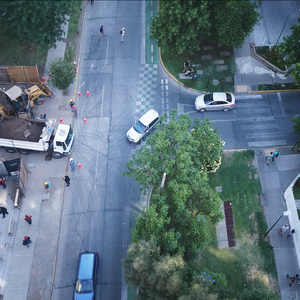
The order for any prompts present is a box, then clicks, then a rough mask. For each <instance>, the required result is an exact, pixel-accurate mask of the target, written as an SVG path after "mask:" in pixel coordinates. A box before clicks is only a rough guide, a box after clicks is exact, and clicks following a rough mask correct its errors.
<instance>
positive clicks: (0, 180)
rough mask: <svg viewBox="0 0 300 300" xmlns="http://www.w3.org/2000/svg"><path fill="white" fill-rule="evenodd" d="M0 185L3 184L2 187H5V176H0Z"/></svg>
mask: <svg viewBox="0 0 300 300" xmlns="http://www.w3.org/2000/svg"><path fill="white" fill-rule="evenodd" d="M0 185H2V186H3V189H6V184H5V178H0Z"/></svg>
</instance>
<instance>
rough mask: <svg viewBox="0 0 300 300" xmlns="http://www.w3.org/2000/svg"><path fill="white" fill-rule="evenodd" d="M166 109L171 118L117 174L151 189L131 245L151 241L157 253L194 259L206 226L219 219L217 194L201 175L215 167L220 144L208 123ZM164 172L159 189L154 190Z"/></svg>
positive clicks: (214, 130)
mask: <svg viewBox="0 0 300 300" xmlns="http://www.w3.org/2000/svg"><path fill="white" fill-rule="evenodd" d="M176 113H177V112H176V110H172V111H171V120H170V122H169V123H168V124H164V120H165V118H166V116H163V117H161V121H162V122H163V124H160V125H158V126H157V130H156V132H155V133H153V134H152V135H151V136H150V137H148V139H147V143H146V146H145V147H142V148H141V149H139V150H137V151H136V152H135V154H134V155H133V158H132V160H131V161H129V162H128V163H127V165H126V166H127V170H126V171H124V172H123V175H127V176H129V177H132V178H135V179H136V180H137V181H138V182H139V183H140V184H141V186H142V188H144V189H145V188H148V187H149V186H152V187H153V190H152V194H151V199H150V207H149V208H148V209H147V210H144V211H143V213H142V215H141V217H138V218H137V221H136V226H135V228H134V229H133V231H132V232H133V242H135V243H136V242H138V241H139V240H142V239H144V240H150V239H151V238H154V241H155V243H157V245H158V246H159V247H160V249H161V253H162V254H167V253H168V254H170V255H177V254H180V255H184V258H185V259H186V260H191V259H194V258H195V257H197V256H198V249H199V248H201V247H204V246H205V245H206V243H207V241H208V240H209V234H208V232H209V231H208V226H209V223H210V222H212V223H217V222H218V221H219V220H220V219H222V217H223V215H222V213H221V212H220V206H221V203H222V201H221V199H220V197H219V194H218V193H217V192H216V191H215V190H212V189H211V188H210V186H209V179H208V175H207V172H214V171H215V170H216V169H217V168H218V167H219V166H220V163H221V155H222V148H223V145H224V143H223V142H222V141H221V139H220V137H219V136H218V134H217V131H216V129H215V128H213V126H212V124H211V123H210V121H209V119H205V120H204V121H203V122H201V121H200V120H199V119H197V120H196V121H195V122H194V124H193V126H192V120H191V118H190V117H189V116H188V115H186V114H183V115H180V116H179V117H178V118H176ZM164 172H165V173H166V174H167V177H166V178H167V179H166V182H165V187H164V189H163V190H160V189H159V185H160V183H161V179H162V177H163V174H164Z"/></svg>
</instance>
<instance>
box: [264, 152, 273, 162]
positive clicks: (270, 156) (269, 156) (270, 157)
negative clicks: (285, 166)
mask: <svg viewBox="0 0 300 300" xmlns="http://www.w3.org/2000/svg"><path fill="white" fill-rule="evenodd" d="M272 157H273V152H270V154H269V155H268V156H267V157H266V160H267V165H269V164H270V160H271V159H272Z"/></svg>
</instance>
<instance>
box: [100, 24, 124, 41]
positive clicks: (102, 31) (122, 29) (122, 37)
mask: <svg viewBox="0 0 300 300" xmlns="http://www.w3.org/2000/svg"><path fill="white" fill-rule="evenodd" d="M120 35H121V42H123V41H124V35H125V28H124V27H122V28H121V30H120ZM101 36H103V37H105V34H104V27H103V25H101V27H100V34H99V39H100V38H101Z"/></svg>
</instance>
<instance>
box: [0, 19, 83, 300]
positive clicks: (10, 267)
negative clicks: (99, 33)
mask: <svg viewBox="0 0 300 300" xmlns="http://www.w3.org/2000/svg"><path fill="white" fill-rule="evenodd" d="M63 29H64V32H65V37H66V36H67V33H68V23H67V24H65V25H63ZM56 45H57V47H56V48H55V49H54V48H52V49H50V50H49V52H48V57H47V62H46V71H45V74H40V76H42V75H45V78H46V83H47V79H48V77H47V75H46V74H47V68H48V67H49V64H50V62H51V61H53V60H55V59H57V58H64V53H65V47H66V43H65V42H64V41H61V42H57V43H56ZM78 46H79V45H78ZM51 89H52V90H53V91H54V93H55V94H56V96H55V97H54V98H51V99H48V98H47V99H46V101H45V102H44V103H43V104H42V105H40V106H38V107H35V109H34V114H35V115H40V114H44V113H46V114H47V118H54V119H57V120H59V119H60V116H62V118H63V122H64V123H65V124H72V121H73V117H72V114H71V110H70V106H69V100H70V99H71V98H72V97H73V93H74V90H75V83H73V84H72V85H71V86H70V88H69V91H70V92H69V95H68V96H64V95H63V93H62V91H59V90H57V89H55V88H53V87H51ZM45 155H46V153H36V154H29V155H28V156H25V155H22V157H21V158H22V160H23V162H24V164H25V165H26V166H28V164H29V166H31V167H29V169H30V170H31V174H30V175H29V176H28V180H27V186H26V197H25V198H23V199H22V203H21V210H18V209H17V208H13V201H12V199H11V197H14V195H10V190H11V189H13V185H14V184H15V178H13V177H9V178H8V179H7V185H8V188H7V189H6V190H3V191H2V190H1V193H0V206H4V207H7V209H8V212H9V215H7V216H6V218H5V219H1V222H2V223H1V228H2V230H1V234H0V299H4V300H12V299H13V300H25V299H50V296H51V292H52V291H51V287H52V276H50V274H53V272H54V269H53V268H54V267H53V266H55V260H56V251H57V244H58V236H59V224H60V214H61V211H62V205H63V191H64V183H63V181H62V176H64V174H65V172H66V168H67V167H68V160H69V157H63V158H60V159H52V160H51V161H50V162H49V161H47V162H46V161H45V159H44V157H45ZM0 157H4V158H5V159H13V158H16V157H18V154H9V153H7V152H6V151H4V150H3V149H1V150H0ZM45 181H49V182H50V184H51V193H50V194H47V195H46V194H45V189H44V182H45ZM25 214H30V215H32V224H31V225H29V224H27V223H26V222H25V221H24V217H25ZM10 217H12V218H13V219H14V220H15V222H16V223H15V230H14V236H9V235H8V226H9V220H10ZM25 235H27V236H30V238H31V240H32V243H31V244H30V246H29V247H28V248H27V247H25V246H23V245H22V240H23V238H24V236H25ZM37 258H38V259H37ZM39 265H40V266H39ZM30 287H33V288H30Z"/></svg>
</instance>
